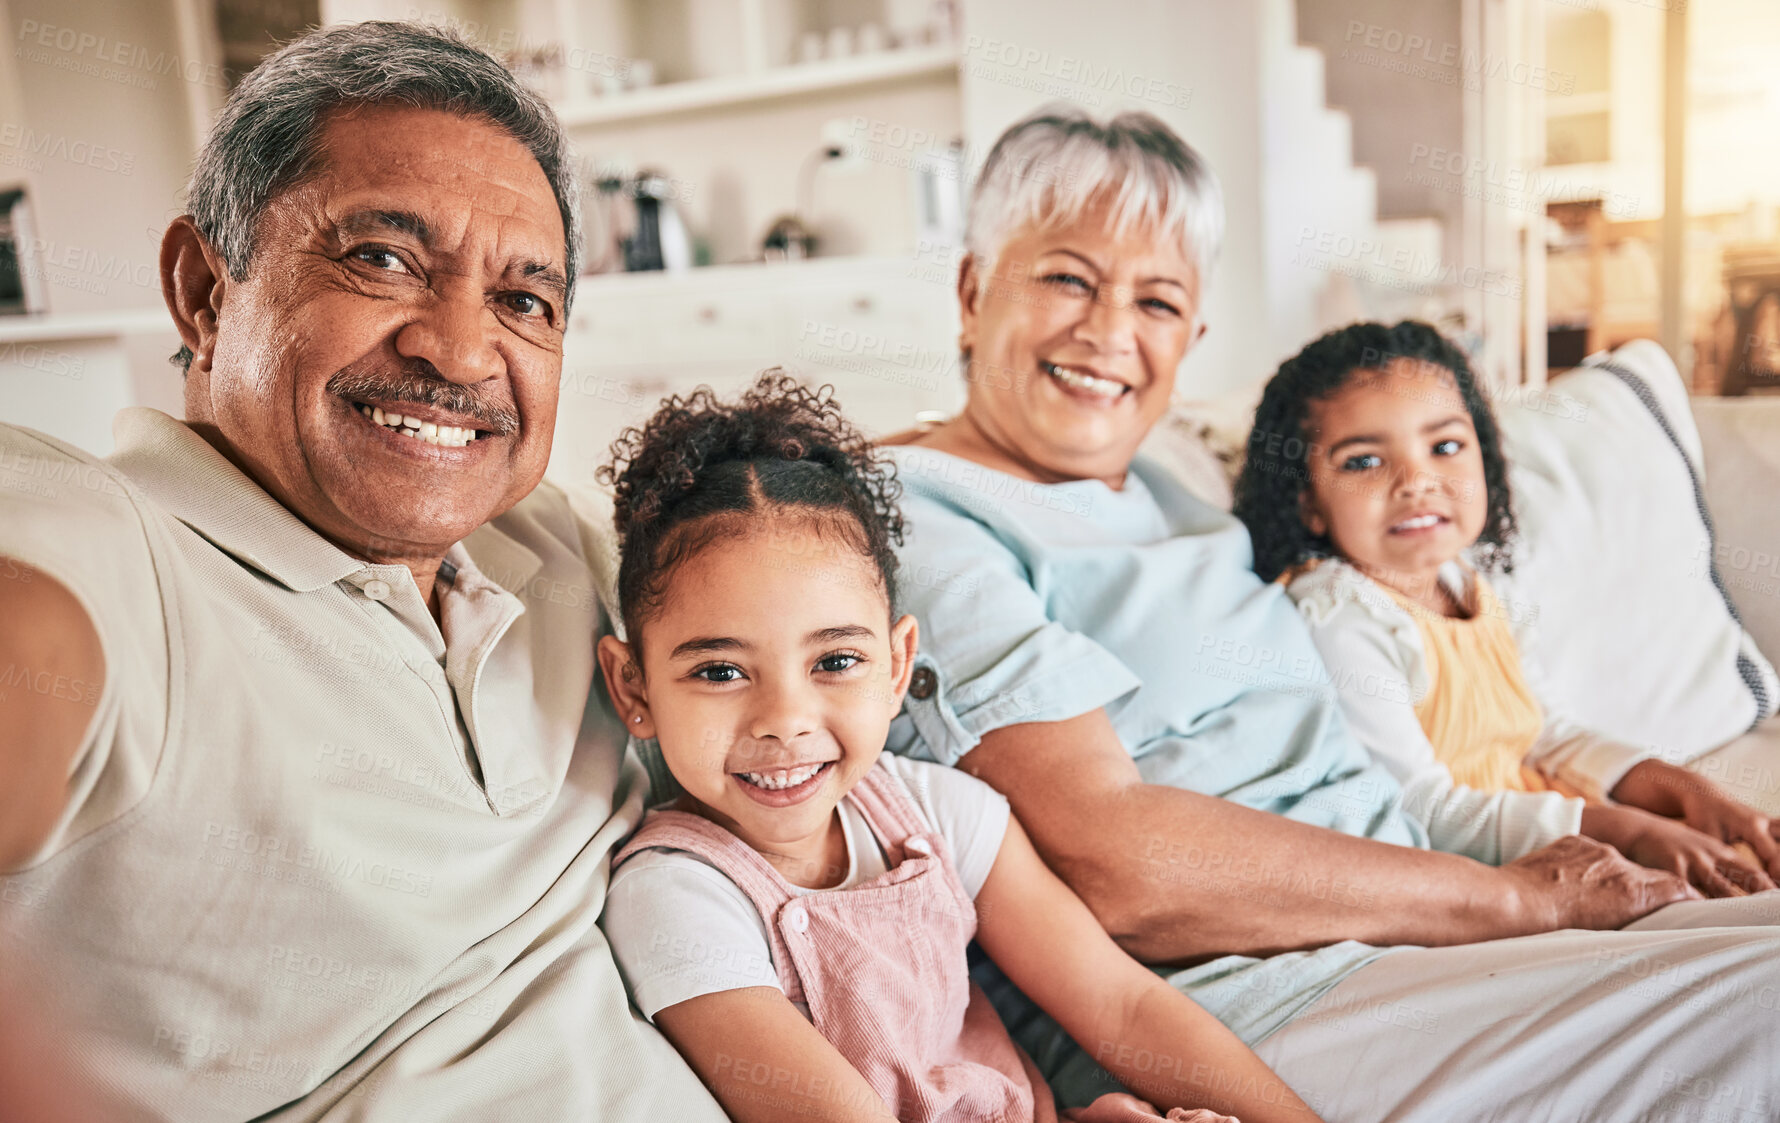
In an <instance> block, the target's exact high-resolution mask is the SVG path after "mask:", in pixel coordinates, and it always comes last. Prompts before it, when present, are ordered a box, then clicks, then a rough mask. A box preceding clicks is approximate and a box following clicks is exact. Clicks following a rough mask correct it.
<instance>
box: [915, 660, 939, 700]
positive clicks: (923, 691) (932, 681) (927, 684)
mask: <svg viewBox="0 0 1780 1123" xmlns="http://www.w3.org/2000/svg"><path fill="white" fill-rule="evenodd" d="M938 688H939V676H938V675H936V674H934V673H933V668H932V667H916V668H915V674H914V676H913V677H912V678H910V679H909V697H910V698H913V699H914V700H915V701H917V702H925V701H927V699H929V698H931V697H933V692H934V691H935V690H937V689H938Z"/></svg>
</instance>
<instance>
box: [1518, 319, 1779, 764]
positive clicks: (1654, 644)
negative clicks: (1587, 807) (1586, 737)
mask: <svg viewBox="0 0 1780 1123" xmlns="http://www.w3.org/2000/svg"><path fill="white" fill-rule="evenodd" d="M1592 361H1593V360H1591V362H1592ZM1606 361H1608V362H1611V363H1612V365H1614V366H1615V367H1617V368H1619V369H1620V370H1622V371H1624V372H1626V373H1627V374H1629V375H1631V376H1632V378H1633V381H1634V382H1635V383H1641V384H1642V386H1643V390H1644V392H1643V393H1642V394H1640V392H1639V390H1638V389H1636V388H1635V387H1634V385H1633V384H1629V383H1628V382H1627V381H1626V380H1624V379H1622V378H1621V377H1620V376H1619V375H1617V374H1615V373H1612V372H1611V371H1609V370H1607V369H1603V368H1602V367H1599V366H1585V367H1584V368H1582V369H1580V370H1578V371H1575V372H1573V373H1571V374H1568V375H1565V376H1564V377H1562V378H1560V379H1559V380H1557V381H1556V382H1554V383H1553V384H1552V387H1551V388H1550V389H1549V390H1547V391H1543V392H1535V393H1524V394H1523V393H1510V394H1505V395H1502V396H1500V397H1499V398H1498V400H1497V401H1496V413H1497V417H1498V419H1499V420H1500V422H1501V426H1502V430H1503V435H1504V444H1505V446H1506V451H1507V455H1508V458H1509V464H1510V469H1509V478H1510V482H1511V483H1512V485H1513V488H1514V499H1515V509H1516V513H1517V515H1518V516H1519V520H1520V529H1521V540H1520V544H1519V546H1518V547H1517V552H1516V565H1515V582H1514V584H1515V585H1516V587H1517V589H1518V591H1519V593H1520V594H1521V595H1522V596H1523V597H1525V598H1526V599H1528V600H1529V601H1530V602H1531V603H1530V605H1529V607H1530V608H1531V609H1532V610H1534V611H1536V612H1537V613H1538V618H1537V639H1536V643H1537V648H1538V650H1537V651H1535V652H1534V654H1535V655H1536V656H1537V657H1538V660H1539V662H1540V663H1541V664H1542V665H1543V669H1544V671H1545V677H1546V679H1547V688H1548V689H1549V690H1550V692H1551V694H1552V700H1553V702H1554V703H1555V704H1556V705H1558V706H1561V707H1562V708H1563V710H1564V712H1565V713H1566V714H1567V715H1568V716H1569V717H1572V718H1574V719H1575V720H1577V721H1578V722H1580V723H1581V724H1583V725H1584V726H1587V727H1589V728H1592V729H1595V730H1597V731H1599V732H1601V733H1604V734H1608V735H1610V736H1612V737H1615V738H1618V739H1621V740H1624V741H1627V742H1629V743H1631V744H1635V745H1641V746H1645V747H1648V748H1650V749H1651V750H1652V751H1654V752H1656V753H1657V754H1659V755H1660V756H1662V757H1664V758H1665V759H1668V760H1671V761H1674V762H1677V763H1681V762H1685V761H1687V760H1690V759H1692V758H1694V757H1696V756H1698V755H1700V754H1701V753H1704V752H1706V751H1708V750H1710V749H1712V748H1715V747H1717V746H1718V745H1721V744H1723V743H1724V742H1726V741H1729V740H1730V739H1731V738H1733V737H1736V736H1737V735H1739V734H1741V733H1743V732H1744V731H1745V730H1747V729H1748V728H1749V727H1750V725H1751V724H1752V723H1753V722H1754V721H1755V720H1756V719H1757V718H1758V716H1766V715H1767V714H1771V713H1772V712H1773V707H1774V704H1775V701H1776V699H1780V683H1777V682H1776V680H1775V677H1774V669H1773V667H1772V666H1770V665H1769V664H1768V662H1767V660H1765V659H1763V658H1762V657H1761V654H1760V652H1759V651H1757V650H1756V648H1755V644H1754V642H1753V641H1752V640H1750V639H1749V637H1748V636H1747V634H1746V633H1745V632H1744V630H1743V628H1742V627H1741V626H1740V625H1739V623H1738V622H1737V620H1736V619H1735V618H1734V617H1733V615H1732V610H1731V608H1730V607H1728V606H1727V604H1726V601H1725V597H1724V594H1723V593H1722V592H1721V591H1720V590H1719V588H1718V586H1717V585H1716V584H1715V583H1714V579H1713V571H1712V550H1711V547H1710V545H1709V537H1708V530H1707V524H1706V521H1705V520H1704V519H1703V518H1702V516H1701V513H1700V508H1699V504H1698V500H1697V499H1696V491H1695V485H1694V479H1693V477H1692V476H1691V475H1690V473H1689V471H1688V467H1689V463H1690V461H1691V463H1692V465H1693V466H1694V469H1695V471H1696V472H1697V471H1698V470H1699V464H1700V444H1699V436H1698V431H1697V430H1696V428H1695V426H1694V422H1693V417H1692V415H1691V413H1690V412H1689V410H1688V407H1687V394H1686V390H1685V388H1684V386H1683V384H1682V382H1681V378H1680V375H1679V373H1678V372H1677V371H1676V370H1675V366H1674V364H1673V363H1672V362H1671V361H1670V360H1669V357H1668V355H1667V354H1666V353H1665V352H1664V351H1663V350H1662V348H1661V347H1659V346H1657V345H1656V344H1654V343H1649V342H1647V341H1640V342H1638V343H1633V344H1628V345H1627V346H1625V347H1622V348H1620V349H1619V350H1618V351H1616V352H1614V353H1613V355H1611V356H1608V357H1607V359H1606ZM1659 413H1660V417H1661V419H1659ZM1664 420H1666V422H1667V431H1665V427H1664V423H1663V422H1664ZM1684 454H1685V455H1684ZM1758 695H1759V696H1760V697H1762V698H1763V705H1762V707H1761V711H1762V712H1760V713H1759V714H1758V704H1757V698H1758Z"/></svg>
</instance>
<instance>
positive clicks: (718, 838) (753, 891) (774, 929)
mask: <svg viewBox="0 0 1780 1123" xmlns="http://www.w3.org/2000/svg"><path fill="white" fill-rule="evenodd" d="M651 847H662V848H666V849H669V850H683V851H685V852H686V853H688V854H693V855H696V856H698V857H700V858H703V859H704V860H705V861H707V862H709V863H711V864H712V865H713V866H716V867H717V870H718V872H719V873H721V874H723V876H725V877H727V878H729V880H730V881H732V882H734V883H735V886H736V888H738V889H740V890H741V891H742V892H743V893H744V894H746V896H747V898H748V900H749V902H750V903H752V904H753V906H754V910H755V911H756V912H758V913H759V914H760V919H761V921H762V924H763V927H765V928H766V938H767V943H768V945H769V946H770V947H771V949H772V956H773V964H774V966H775V967H776V968H777V969H778V973H779V985H780V986H781V987H783V988H784V990H785V996H786V997H787V998H789V999H791V1001H793V1002H802V1001H803V1000H804V995H803V984H802V983H801V982H800V981H799V980H798V977H797V970H796V968H795V966H793V964H792V961H791V953H790V949H788V948H787V947H786V946H785V937H784V936H782V935H780V933H779V910H780V909H782V908H783V907H784V906H785V903H786V902H787V901H790V900H791V899H792V898H793V897H795V896H796V894H795V893H793V892H792V891H791V885H790V883H789V882H787V881H786V880H785V879H784V878H783V877H782V876H780V874H779V871H778V870H775V869H773V867H772V864H771V863H770V862H768V861H767V860H766V859H765V858H763V857H761V856H760V853H759V852H758V851H756V850H755V849H754V848H753V847H752V846H749V845H748V844H747V843H745V842H743V841H742V840H741V839H739V838H737V837H736V836H735V835H733V834H731V833H730V832H729V831H726V830H724V829H723V828H722V827H720V826H718V825H717V824H716V823H713V822H711V821H710V820H709V819H706V818H704V817H703V816H701V815H694V814H692V813H691V812H689V811H651V812H649V814H648V816H647V817H646V818H645V819H644V820H643V826H642V828H641V829H640V830H638V831H637V833H636V834H634V835H632V836H631V839H630V841H629V842H627V843H625V844H624V846H623V848H622V849H620V850H619V851H618V853H617V854H616V855H614V856H613V858H612V868H613V869H614V870H616V869H617V868H618V867H619V866H620V865H622V864H623V863H624V862H625V861H627V860H628V859H630V858H631V857H632V856H633V855H635V854H637V853H638V852H639V851H642V850H647V849H650V848H651Z"/></svg>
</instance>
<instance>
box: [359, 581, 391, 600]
mask: <svg viewBox="0 0 1780 1123" xmlns="http://www.w3.org/2000/svg"><path fill="white" fill-rule="evenodd" d="M364 591H365V599H367V600H374V601H385V600H388V599H389V593H390V589H389V582H388V581H385V580H383V579H382V578H381V577H373V578H371V579H370V580H369V581H366V582H365V590H364Z"/></svg>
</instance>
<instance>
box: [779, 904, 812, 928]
mask: <svg viewBox="0 0 1780 1123" xmlns="http://www.w3.org/2000/svg"><path fill="white" fill-rule="evenodd" d="M785 923H787V924H789V925H791V930H792V931H794V932H808V931H809V930H810V914H809V913H807V912H805V911H803V906H802V905H792V906H791V907H790V908H788V909H786V910H785Z"/></svg>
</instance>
